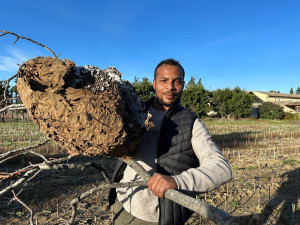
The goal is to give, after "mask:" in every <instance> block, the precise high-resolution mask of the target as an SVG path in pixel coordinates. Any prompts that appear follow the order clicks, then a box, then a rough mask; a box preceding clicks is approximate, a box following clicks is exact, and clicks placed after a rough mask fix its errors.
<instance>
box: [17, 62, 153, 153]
mask: <svg viewBox="0 0 300 225" xmlns="http://www.w3.org/2000/svg"><path fill="white" fill-rule="evenodd" d="M18 75H19V77H18V82H17V88H18V92H19V94H20V96H21V99H22V102H23V103H24V105H25V107H26V108H27V110H28V112H29V114H30V116H31V118H32V119H33V121H35V122H36V123H37V124H38V125H39V127H40V129H41V130H43V131H44V132H45V134H46V135H47V136H48V137H49V138H51V139H52V140H54V141H55V142H58V143H59V144H60V145H62V146H63V147H65V148H67V149H68V150H70V151H72V152H76V153H80V154H83V155H89V156H94V155H104V156H112V157H124V156H128V155H130V154H131V153H132V151H133V150H134V149H135V147H136V145H137V144H138V143H139V142H140V139H141V136H142V134H143V133H144V131H145V130H146V129H145V120H146V119H147V115H146V113H145V112H144V110H145V106H144V104H143V102H142V100H141V99H140V98H139V97H138V95H137V94H136V92H135V91H134V88H133V86H132V85H131V84H130V83H129V82H128V81H123V80H122V79H121V73H120V72H119V71H118V70H117V69H115V68H114V67H110V68H106V69H105V70H100V69H99V68H97V67H94V66H84V67H82V66H76V65H75V63H74V62H71V61H70V60H68V59H66V60H65V61H62V60H61V59H56V58H51V57H37V58H34V59H31V60H29V61H27V62H26V63H24V64H23V65H22V66H21V67H20V69H19V71H18Z"/></svg>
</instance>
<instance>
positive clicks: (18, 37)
mask: <svg viewBox="0 0 300 225" xmlns="http://www.w3.org/2000/svg"><path fill="white" fill-rule="evenodd" d="M0 32H2V33H3V34H0V37H1V36H4V35H7V34H11V35H14V36H16V37H17V39H16V40H15V41H14V43H13V45H14V44H15V43H16V42H17V41H18V40H19V39H25V40H27V41H31V42H33V43H35V44H37V45H39V46H42V47H43V48H45V49H47V50H48V51H49V52H51V53H52V54H53V56H54V57H55V58H58V56H56V54H55V53H54V52H53V51H52V50H51V49H50V48H48V47H47V46H46V45H43V44H41V43H39V42H37V41H34V40H32V39H31V38H28V37H22V36H20V35H18V34H15V33H13V32H9V31H5V30H0Z"/></svg>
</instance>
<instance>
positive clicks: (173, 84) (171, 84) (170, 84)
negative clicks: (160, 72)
mask: <svg viewBox="0 0 300 225" xmlns="http://www.w3.org/2000/svg"><path fill="white" fill-rule="evenodd" d="M168 89H170V90H174V89H175V83H174V82H169V83H168Z"/></svg>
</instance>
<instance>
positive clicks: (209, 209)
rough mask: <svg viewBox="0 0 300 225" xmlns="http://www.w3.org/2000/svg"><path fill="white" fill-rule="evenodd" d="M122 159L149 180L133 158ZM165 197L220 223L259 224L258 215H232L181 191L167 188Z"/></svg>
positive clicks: (147, 175) (145, 172)
mask: <svg viewBox="0 0 300 225" xmlns="http://www.w3.org/2000/svg"><path fill="white" fill-rule="evenodd" d="M123 161H124V162H125V163H126V164H127V165H129V166H130V167H132V168H133V169H134V170H135V171H136V172H137V173H138V174H139V175H140V176H141V177H142V178H143V179H144V180H146V181H147V180H149V178H150V177H151V176H150V175H149V174H148V172H147V171H146V170H145V169H144V168H143V167H142V166H141V165H140V164H138V163H137V162H136V161H134V160H133V159H123ZM165 197H166V198H168V199H170V200H172V201H174V202H176V203H178V204H180V205H182V206H184V207H186V208H188V209H190V210H192V211H194V212H196V213H199V214H200V216H203V217H205V218H207V219H208V220H211V221H213V222H214V223H216V224H220V225H235V224H260V223H259V220H260V219H259V217H258V216H257V215H246V216H241V217H233V216H231V215H230V214H229V213H227V212H225V211H223V210H222V209H219V208H216V207H213V206H211V205H209V204H207V203H205V202H203V201H200V200H197V199H195V198H192V197H190V196H188V195H185V194H182V193H181V192H179V191H177V190H174V189H168V190H167V191H166V192H165Z"/></svg>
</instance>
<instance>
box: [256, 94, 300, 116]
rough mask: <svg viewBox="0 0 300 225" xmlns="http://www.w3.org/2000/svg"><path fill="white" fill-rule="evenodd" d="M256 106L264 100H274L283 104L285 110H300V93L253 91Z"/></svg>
mask: <svg viewBox="0 0 300 225" xmlns="http://www.w3.org/2000/svg"><path fill="white" fill-rule="evenodd" d="M251 94H253V95H254V98H255V100H254V107H255V106H256V107H258V106H259V105H261V104H262V103H263V102H272V103H274V104H277V105H281V106H283V110H284V112H291V113H294V112H300V95H294V94H283V93H275V92H263V91H253V92H251Z"/></svg>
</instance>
